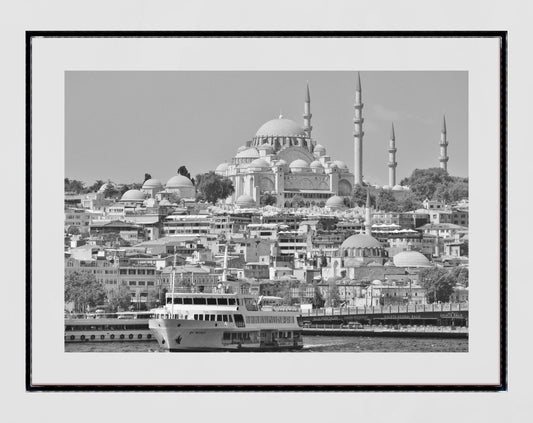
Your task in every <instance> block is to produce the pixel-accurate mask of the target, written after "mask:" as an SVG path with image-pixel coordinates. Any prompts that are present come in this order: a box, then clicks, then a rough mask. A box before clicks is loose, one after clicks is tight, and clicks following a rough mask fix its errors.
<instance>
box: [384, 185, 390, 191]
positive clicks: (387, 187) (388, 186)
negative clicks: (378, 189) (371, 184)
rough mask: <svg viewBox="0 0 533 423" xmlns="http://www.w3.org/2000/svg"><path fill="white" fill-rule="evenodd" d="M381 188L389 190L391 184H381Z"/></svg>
mask: <svg viewBox="0 0 533 423" xmlns="http://www.w3.org/2000/svg"><path fill="white" fill-rule="evenodd" d="M383 189H386V190H389V189H391V186H390V185H383Z"/></svg>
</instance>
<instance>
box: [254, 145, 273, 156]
mask: <svg viewBox="0 0 533 423" xmlns="http://www.w3.org/2000/svg"><path fill="white" fill-rule="evenodd" d="M257 149H258V150H265V151H266V152H267V154H268V153H271V152H272V151H274V147H272V146H271V145H270V144H261V145H260V146H258V147H257Z"/></svg>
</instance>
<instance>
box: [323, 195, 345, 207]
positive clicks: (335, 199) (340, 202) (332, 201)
mask: <svg viewBox="0 0 533 423" xmlns="http://www.w3.org/2000/svg"><path fill="white" fill-rule="evenodd" d="M326 207H329V208H330V209H341V208H344V207H345V205H344V199H343V198H342V197H340V196H338V195H333V196H332V197H329V198H328V201H326Z"/></svg>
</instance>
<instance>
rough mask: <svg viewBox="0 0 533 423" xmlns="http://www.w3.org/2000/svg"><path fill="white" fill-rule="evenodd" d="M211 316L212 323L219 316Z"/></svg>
mask: <svg viewBox="0 0 533 423" xmlns="http://www.w3.org/2000/svg"><path fill="white" fill-rule="evenodd" d="M210 316H211V318H210V320H211V321H212V322H214V321H215V320H216V318H217V316H215V315H214V314H211V315H210Z"/></svg>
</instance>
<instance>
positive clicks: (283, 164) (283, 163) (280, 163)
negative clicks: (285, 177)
mask: <svg viewBox="0 0 533 423" xmlns="http://www.w3.org/2000/svg"><path fill="white" fill-rule="evenodd" d="M272 166H279V167H287V162H286V161H285V160H283V159H280V160H276V161H275V162H274V163H273V164H272Z"/></svg>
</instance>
